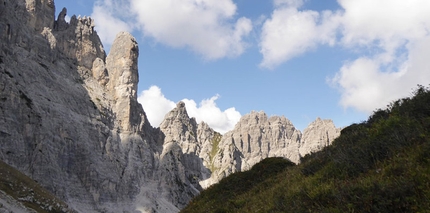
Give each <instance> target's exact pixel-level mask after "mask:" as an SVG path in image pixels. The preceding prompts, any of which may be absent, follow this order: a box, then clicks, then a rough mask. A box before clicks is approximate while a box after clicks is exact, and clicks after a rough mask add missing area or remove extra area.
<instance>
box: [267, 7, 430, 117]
mask: <svg viewBox="0 0 430 213" xmlns="http://www.w3.org/2000/svg"><path fill="white" fill-rule="evenodd" d="M338 2H339V5H340V6H341V9H340V10H338V11H322V12H317V11H309V10H299V7H301V6H303V5H302V4H303V1H300V0H275V1H274V5H275V9H274V12H273V13H272V15H271V17H270V18H269V19H267V20H266V22H265V23H264V25H263V28H262V34H261V38H260V39H261V40H260V52H261V53H262V55H263V61H262V62H261V64H260V66H262V67H265V68H274V67H276V66H278V65H280V64H282V63H284V62H286V61H288V60H290V59H292V58H294V57H297V56H299V55H301V54H304V53H305V52H308V51H311V50H313V49H316V48H317V47H318V46H319V45H322V44H329V45H331V46H335V45H336V46H337V47H341V48H344V50H351V52H354V53H355V54H358V55H359V56H358V57H357V58H355V59H351V60H350V61H349V62H345V63H344V65H343V66H342V67H341V68H340V70H339V72H338V73H337V74H336V75H335V77H333V78H332V79H330V80H329V82H330V83H331V84H332V85H334V86H335V87H336V88H338V89H339V91H340V93H341V99H340V104H341V105H342V106H344V107H345V108H347V107H352V108H355V109H358V110H359V111H364V112H367V113H370V112H372V111H373V110H375V109H376V108H380V107H385V106H386V105H387V104H388V103H389V102H390V101H393V100H395V99H398V98H401V97H404V96H407V95H410V92H411V89H413V88H414V87H416V85H417V84H423V85H427V84H428V83H429V82H430V61H429V60H428V59H426V56H428V55H430V19H429V15H428V14H430V1H422V0H411V1H403V0H380V1H374V0H360V1H356V0H339V1H338ZM360 54H361V55H360Z"/></svg>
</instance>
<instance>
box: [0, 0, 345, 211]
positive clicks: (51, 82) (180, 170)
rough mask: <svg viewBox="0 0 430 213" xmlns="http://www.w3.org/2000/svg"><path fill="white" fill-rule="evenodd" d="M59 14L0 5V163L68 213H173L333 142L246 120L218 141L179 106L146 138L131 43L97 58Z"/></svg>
mask: <svg viewBox="0 0 430 213" xmlns="http://www.w3.org/2000/svg"><path fill="white" fill-rule="evenodd" d="M66 14H67V10H66V9H62V10H61V11H60V12H59V13H58V16H57V18H55V3H54V1H52V0H13V1H12V0H0V41H1V42H0V144H1V146H0V159H1V160H3V161H5V162H6V163H8V164H10V165H12V166H13V167H15V168H17V169H18V170H20V171H22V172H23V173H25V174H26V175H28V176H30V177H31V178H33V179H34V180H36V181H37V182H39V183H40V184H41V185H42V186H44V187H46V188H47V189H48V190H49V191H51V192H52V193H53V194H55V195H56V196H58V197H59V198H60V199H62V200H64V201H65V202H66V203H68V204H69V206H70V207H71V208H73V209H75V210H76V211H78V212H85V213H87V212H139V211H141V212H178V211H179V210H180V209H181V208H183V207H184V206H185V205H186V204H187V203H188V202H189V201H190V199H191V198H192V197H194V196H195V195H197V194H198V193H199V192H200V191H201V190H202V189H203V188H205V187H207V186H209V185H211V184H213V183H216V182H217V181H219V180H220V179H221V178H222V177H225V176H227V175H229V174H231V173H233V172H238V171H244V170H247V169H249V168H250V167H251V166H252V165H254V164H255V163H257V162H258V161H260V160H262V159H264V158H266V157H272V156H282V157H286V158H289V159H290V160H292V161H293V162H296V163H297V162H298V161H299V159H300V156H303V155H304V154H306V153H309V152H312V151H316V150H319V149H321V148H322V147H324V146H326V145H328V144H330V143H331V141H332V140H333V139H334V138H335V137H337V135H338V134H339V131H338V130H337V129H336V128H335V127H334V125H333V124H332V123H330V122H328V121H327V122H326V121H323V120H317V121H315V123H313V124H311V125H310V126H309V127H308V129H306V130H305V132H304V134H302V133H301V132H300V131H299V130H297V129H295V128H294V126H293V124H292V123H291V122H290V121H289V120H288V119H286V118H285V117H267V115H266V114H265V113H263V112H252V113H250V114H248V115H245V116H244V117H243V118H242V119H241V120H240V122H239V123H238V124H237V125H236V127H235V128H234V130H232V131H230V132H228V133H226V134H224V135H223V136H221V135H220V134H219V133H217V132H215V131H214V130H213V129H211V128H210V127H209V126H208V125H207V124H206V123H204V122H201V123H199V124H197V123H196V120H195V119H194V118H190V117H189V116H188V114H187V111H186V106H185V104H184V103H183V102H179V103H178V104H177V106H176V108H175V109H173V110H172V111H171V112H169V113H168V114H167V115H166V117H165V119H164V121H163V122H162V123H161V125H160V127H159V128H153V127H152V126H151V125H150V124H149V122H148V120H147V118H146V115H145V112H144V110H143V109H142V106H141V105H140V104H139V103H138V102H137V83H138V79H139V78H138V63H137V58H138V55H139V47H138V44H137V42H136V39H135V38H134V37H133V36H132V35H131V34H129V33H125V32H122V33H119V34H118V35H117V37H116V39H115V41H114V43H113V45H112V47H111V50H110V52H109V55H106V53H105V51H104V49H103V45H102V43H101V42H100V38H99V36H98V35H97V32H96V31H95V30H94V26H95V21H94V20H92V19H91V18H89V17H76V16H72V17H71V20H70V22H66V21H65V16H66Z"/></svg>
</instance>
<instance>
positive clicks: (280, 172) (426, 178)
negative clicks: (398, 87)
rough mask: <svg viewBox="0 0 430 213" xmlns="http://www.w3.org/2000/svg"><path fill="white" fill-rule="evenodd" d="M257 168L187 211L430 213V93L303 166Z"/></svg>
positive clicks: (352, 132) (375, 118) (379, 116)
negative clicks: (272, 170)
mask: <svg viewBox="0 0 430 213" xmlns="http://www.w3.org/2000/svg"><path fill="white" fill-rule="evenodd" d="M257 165H258V166H257ZM257 165H256V166H257V167H260V169H256V170H255V169H254V168H253V169H251V170H250V171H247V172H242V173H236V174H232V175H230V176H229V177H227V178H225V179H223V180H221V182H220V183H218V184H215V185H214V186H212V187H210V188H209V189H207V190H205V191H203V192H202V193H201V194H200V195H199V196H197V197H196V198H194V199H193V200H192V201H191V203H190V204H189V205H188V206H187V207H186V208H184V209H183V210H182V212H430V92H429V89H428V88H424V87H422V86H419V87H418V89H417V90H416V91H415V92H414V96H413V97H412V98H405V99H401V100H398V101H395V102H393V103H392V104H391V105H390V106H389V107H388V109H386V110H377V111H375V112H374V114H373V115H372V116H370V117H369V119H368V120H367V121H365V122H362V123H360V124H354V125H351V126H349V127H347V128H345V129H343V130H342V133H341V136H340V137H339V138H337V139H336V140H335V141H334V142H333V144H332V145H331V146H329V147H326V148H324V149H323V150H322V151H320V152H316V153H312V154H310V155H307V156H305V157H303V158H302V159H301V164H299V165H297V166H292V165H290V166H285V167H282V169H279V167H278V166H277V164H276V163H274V162H270V160H267V159H266V160H265V161H263V162H262V163H261V164H257ZM271 168H273V169H275V170H276V171H277V172H274V173H272V172H270V171H267V169H271ZM276 168H278V169H276ZM253 170H254V171H253ZM256 171H263V172H260V173H258V172H256Z"/></svg>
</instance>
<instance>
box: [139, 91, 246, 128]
mask: <svg viewBox="0 0 430 213" xmlns="http://www.w3.org/2000/svg"><path fill="white" fill-rule="evenodd" d="M218 98H219V95H216V96H214V97H212V98H210V99H205V100H202V101H201V102H200V103H199V104H198V105H197V103H196V102H195V101H194V100H190V99H183V100H182V101H183V102H184V103H185V107H186V109H187V112H188V115H189V116H190V117H195V118H196V121H197V122H198V123H199V122H201V121H204V122H205V123H207V124H208V125H209V126H210V127H211V128H213V129H214V130H215V131H218V132H220V133H222V134H223V133H225V132H227V131H229V130H232V129H233V128H234V125H236V123H237V122H238V121H239V120H240V117H241V115H240V113H239V112H238V111H237V110H236V109H235V108H234V107H232V108H228V109H226V110H224V111H222V110H221V109H220V108H219V107H218V106H217V105H216V103H215V102H216V100H217V99H218ZM138 101H139V103H141V104H142V106H143V109H144V110H145V113H146V115H147V116H148V120H149V122H150V123H151V124H152V125H153V126H159V125H160V123H161V122H162V121H163V119H164V116H165V115H166V114H167V113H168V112H169V111H170V110H172V109H173V108H175V107H176V104H175V102H173V101H171V100H168V99H167V98H165V97H164V95H163V94H162V92H161V89H160V88H159V87H157V86H151V87H150V88H149V89H148V90H144V91H143V92H142V93H141V94H140V95H139V97H138Z"/></svg>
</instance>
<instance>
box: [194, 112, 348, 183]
mask: <svg viewBox="0 0 430 213" xmlns="http://www.w3.org/2000/svg"><path fill="white" fill-rule="evenodd" d="M339 135H340V129H339V128H336V127H335V126H334V124H333V122H332V121H331V120H321V119H319V118H318V119H317V120H316V121H314V122H312V123H311V124H310V125H309V126H308V127H307V128H306V129H305V131H304V134H302V133H301V132H300V131H299V130H297V129H296V128H295V127H294V125H293V124H292V123H291V122H290V121H289V120H288V119H287V118H285V117H283V116H272V117H268V116H267V115H266V114H265V113H264V112H251V113H249V114H247V115H244V116H243V117H242V118H241V119H240V121H239V122H238V123H237V124H236V126H235V128H234V129H233V130H232V131H230V132H227V133H225V134H224V135H223V137H222V139H221V142H220V143H219V146H218V148H217V149H218V150H217V152H216V155H215V156H214V157H213V158H212V159H213V160H212V162H211V164H212V167H213V168H214V169H213V173H212V176H211V178H210V179H207V180H205V181H202V185H203V186H204V187H208V186H209V185H211V184H213V183H217V182H218V181H219V180H220V179H222V178H224V177H226V176H228V175H229V174H231V173H234V172H238V171H246V170H248V169H250V168H251V167H252V166H253V165H255V164H256V163H258V162H260V161H261V160H262V159H264V158H267V157H285V158H288V159H289V160H291V161H292V162H294V163H300V158H301V157H302V156H304V155H306V154H309V153H311V152H315V151H319V150H321V149H322V148H324V147H325V146H328V145H330V144H331V143H332V142H333V140H334V139H335V138H336V137H338V136H339Z"/></svg>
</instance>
